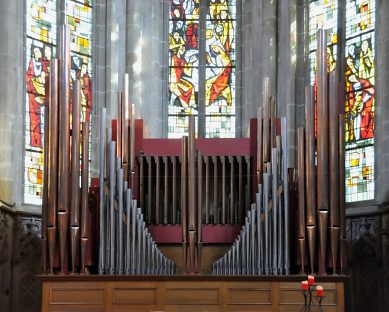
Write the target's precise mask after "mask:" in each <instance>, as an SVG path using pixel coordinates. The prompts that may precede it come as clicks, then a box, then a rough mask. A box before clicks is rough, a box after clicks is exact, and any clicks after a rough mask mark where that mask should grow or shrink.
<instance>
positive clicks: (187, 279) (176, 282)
mask: <svg viewBox="0 0 389 312" xmlns="http://www.w3.org/2000/svg"><path fill="white" fill-rule="evenodd" d="M40 278H41V280H42V285H43V297H42V311H73V312H75V311H77V312H81V311H185V312H190V311H222V312H225V311H269V312H270V311H285V312H286V311H290V312H292V311H296V312H297V311H301V308H302V306H303V303H304V299H303V295H302V294H301V291H300V282H301V280H302V279H303V277H299V276H290V277H243V276H239V277H216V276H173V277H172V276H170V277H168V276H41V277H40ZM318 281H319V283H320V284H321V285H323V286H324V288H325V290H326V298H325V300H324V305H325V311H326V312H333V311H334V312H335V311H344V277H329V276H328V277H322V278H318Z"/></svg>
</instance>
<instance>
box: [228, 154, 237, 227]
mask: <svg viewBox="0 0 389 312" xmlns="http://www.w3.org/2000/svg"><path fill="white" fill-rule="evenodd" d="M228 160H229V162H230V173H231V174H230V176H231V178H230V196H231V198H230V223H237V222H238V220H237V214H236V213H235V209H234V208H235V206H237V205H236V203H235V183H234V175H235V173H234V156H228Z"/></svg>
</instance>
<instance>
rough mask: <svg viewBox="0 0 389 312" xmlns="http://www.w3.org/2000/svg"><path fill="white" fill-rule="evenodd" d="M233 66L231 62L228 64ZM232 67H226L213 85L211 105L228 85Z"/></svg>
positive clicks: (210, 98)
mask: <svg viewBox="0 0 389 312" xmlns="http://www.w3.org/2000/svg"><path fill="white" fill-rule="evenodd" d="M228 66H231V63H229V64H228ZM230 72H231V67H226V68H225V69H224V70H223V72H222V73H221V74H220V76H219V77H217V78H216V80H215V82H214V83H213V84H212V86H211V95H210V97H209V105H211V104H212V103H213V102H214V101H215V100H216V99H217V98H218V97H219V95H220V94H221V93H222V91H223V90H224V89H225V88H226V87H227V86H228V79H229V77H230Z"/></svg>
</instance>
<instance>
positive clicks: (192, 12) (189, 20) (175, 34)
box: [168, 0, 200, 137]
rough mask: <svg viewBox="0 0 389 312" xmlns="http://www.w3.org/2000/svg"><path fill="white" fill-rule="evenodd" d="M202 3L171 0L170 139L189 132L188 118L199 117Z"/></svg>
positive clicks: (194, 0)
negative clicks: (200, 17) (200, 16)
mask: <svg viewBox="0 0 389 312" xmlns="http://www.w3.org/2000/svg"><path fill="white" fill-rule="evenodd" d="M199 2H200V1H199V0H170V18H169V72H170V73H169V99H168V107H169V118H168V135H169V137H181V136H182V135H183V134H185V133H187V130H188V116H189V115H198V91H199V13H200V3H199Z"/></svg>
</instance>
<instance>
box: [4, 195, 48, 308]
mask: <svg viewBox="0 0 389 312" xmlns="http://www.w3.org/2000/svg"><path fill="white" fill-rule="evenodd" d="M5 207H6V205H4V204H2V203H1V202H0V310H1V311H9V312H35V311H36V312H38V311H40V310H41V309H40V307H41V283H40V281H39V280H38V279H37V278H36V275H38V274H40V273H41V272H42V270H41V267H42V264H41V243H40V232H41V219H40V216H37V215H32V214H25V213H19V212H16V211H14V210H13V209H6V208H5Z"/></svg>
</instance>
